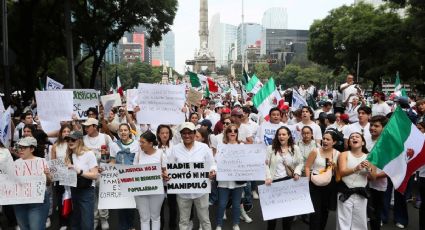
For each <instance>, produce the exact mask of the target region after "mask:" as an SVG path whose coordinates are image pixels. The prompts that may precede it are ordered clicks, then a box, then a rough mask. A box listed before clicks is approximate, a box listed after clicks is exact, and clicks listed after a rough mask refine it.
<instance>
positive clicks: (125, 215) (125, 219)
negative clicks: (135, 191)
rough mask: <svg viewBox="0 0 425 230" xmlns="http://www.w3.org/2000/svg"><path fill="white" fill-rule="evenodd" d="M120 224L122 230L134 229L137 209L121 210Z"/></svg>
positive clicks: (119, 212)
mask: <svg viewBox="0 0 425 230" xmlns="http://www.w3.org/2000/svg"><path fill="white" fill-rule="evenodd" d="M117 212H118V223H119V229H120V230H128V229H132V228H134V224H133V222H134V218H135V215H134V213H135V209H119V210H117Z"/></svg>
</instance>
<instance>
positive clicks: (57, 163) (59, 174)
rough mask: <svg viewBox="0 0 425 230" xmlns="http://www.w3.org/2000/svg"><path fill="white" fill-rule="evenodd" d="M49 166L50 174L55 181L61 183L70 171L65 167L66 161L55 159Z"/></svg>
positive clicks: (49, 162)
mask: <svg viewBox="0 0 425 230" xmlns="http://www.w3.org/2000/svg"><path fill="white" fill-rule="evenodd" d="M47 163H48V164H49V169H50V173H51V174H52V176H53V181H60V180H62V179H63V177H64V176H65V174H66V173H67V172H66V171H68V167H67V166H66V165H65V162H64V160H62V159H54V160H50V161H48V162H47Z"/></svg>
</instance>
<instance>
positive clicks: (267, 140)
mask: <svg viewBox="0 0 425 230" xmlns="http://www.w3.org/2000/svg"><path fill="white" fill-rule="evenodd" d="M282 126H283V123H282V122H279V123H277V124H273V123H270V122H269V121H266V122H264V123H262V124H261V125H260V126H259V127H258V131H257V136H256V138H255V139H256V143H264V144H265V145H271V144H272V142H273V139H274V137H275V135H276V131H277V130H278V129H279V128H280V127H282Z"/></svg>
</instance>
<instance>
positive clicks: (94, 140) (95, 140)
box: [83, 133, 113, 160]
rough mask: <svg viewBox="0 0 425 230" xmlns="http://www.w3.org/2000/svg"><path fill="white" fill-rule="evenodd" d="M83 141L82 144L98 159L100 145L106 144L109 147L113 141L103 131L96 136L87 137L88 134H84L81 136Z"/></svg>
mask: <svg viewBox="0 0 425 230" xmlns="http://www.w3.org/2000/svg"><path fill="white" fill-rule="evenodd" d="M83 141H84V145H85V146H86V147H88V148H89V149H91V150H92V151H93V152H94V154H95V156H96V159H97V160H100V149H101V146H102V145H106V146H107V148H108V149H109V148H110V145H112V143H113V141H112V139H111V137H110V136H109V135H106V134H104V133H99V135H97V136H96V137H89V136H88V135H85V136H84V137H83Z"/></svg>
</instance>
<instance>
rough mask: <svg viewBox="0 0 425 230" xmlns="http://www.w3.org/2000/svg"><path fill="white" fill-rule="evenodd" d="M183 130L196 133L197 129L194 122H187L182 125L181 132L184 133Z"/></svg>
mask: <svg viewBox="0 0 425 230" xmlns="http://www.w3.org/2000/svg"><path fill="white" fill-rule="evenodd" d="M183 129H189V130H191V131H195V129H196V127H195V125H194V124H193V123H192V122H185V123H183V124H181V125H180V128H179V132H181V131H183Z"/></svg>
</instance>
